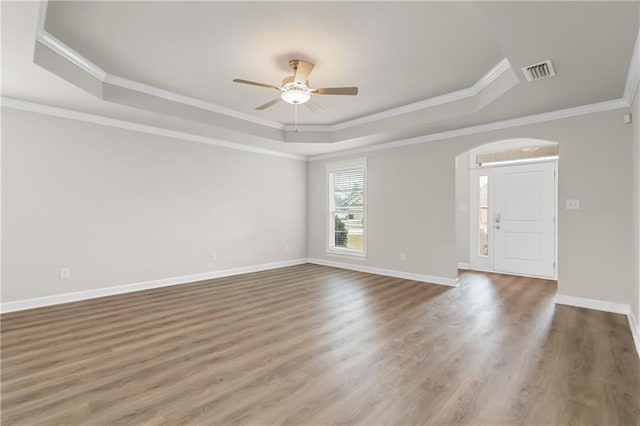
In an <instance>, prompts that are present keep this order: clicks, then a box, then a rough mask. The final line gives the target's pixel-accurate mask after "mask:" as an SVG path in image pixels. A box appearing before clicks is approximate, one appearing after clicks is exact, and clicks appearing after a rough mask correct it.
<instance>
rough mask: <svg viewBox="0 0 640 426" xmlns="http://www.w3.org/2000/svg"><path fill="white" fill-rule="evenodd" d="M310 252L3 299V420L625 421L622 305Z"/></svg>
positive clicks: (635, 403)
mask: <svg viewBox="0 0 640 426" xmlns="http://www.w3.org/2000/svg"><path fill="white" fill-rule="evenodd" d="M460 282H461V285H460V286H459V287H457V288H448V287H444V286H437V285H431V284H425V283H420V282H415V281H407V280H402V279H396V278H391V277H384V276H379V275H371V274H364V273H359V272H353V271H346V270H340V269H334V268H328V267H324V266H318V265H300V266H294V267H289V268H282V269H277V270H271V271H263V272H256V273H252V274H245V275H239V276H234V277H227V278H220V279H216V280H210V281H203V282H199V283H193V284H187V285H181V286H172V287H165V288H160V289H155V290H148V291H143V292H137V293H130V294H124V295H118V296H112V297H106V298H101V299H93V300H87V301H81V302H75V303H70V304H67V305H59V306H52V307H47V308H41V309H33V310H29V311H22V312H16V313H10V314H4V315H2V316H1V318H0V321H1V336H0V337H1V338H2V340H1V347H0V350H1V353H0V355H1V357H2V359H1V367H2V369H1V373H0V378H1V384H2V391H1V407H0V408H1V414H0V416H1V417H0V420H1V421H2V424H3V425H13V424H20V425H35V424H46V425H49V424H69V425H112V424H131V425H140V424H154V425H155V424H165V425H191V424H234V425H241V424H244V425H272V424H273V425H275V424H292V425H303V424H304V425H308V424H314V425H329V424H362V425H386V424H393V425H396V424H403V425H425V424H434V425H435V424H438V425H453V424H455V425H478V424H487V425H501V424H504V425H515V424H518V425H520V424H522V425H555V424H580V425H590V424H593V425H637V424H640V361H639V360H638V356H637V354H636V353H635V348H634V346H633V340H632V336H631V334H630V330H629V328H628V325H627V322H626V318H625V317H624V316H622V315H616V314H609V313H604V312H598V311H592V310H587V309H580V308H573V307H568V306H562V305H554V297H555V293H556V284H555V282H552V281H546V280H537V279H532V278H523V277H514V276H507V275H499V274H482V273H473V272H463V273H462V274H461V276H460Z"/></svg>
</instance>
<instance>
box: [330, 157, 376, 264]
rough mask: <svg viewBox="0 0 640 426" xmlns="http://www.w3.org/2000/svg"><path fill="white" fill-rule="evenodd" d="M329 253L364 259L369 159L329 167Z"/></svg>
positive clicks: (344, 162)
mask: <svg viewBox="0 0 640 426" xmlns="http://www.w3.org/2000/svg"><path fill="white" fill-rule="evenodd" d="M327 177H328V188H329V194H328V195H329V215H328V229H329V235H328V245H327V252H328V253H329V254H337V255H346V256H355V257H361V258H363V257H364V256H365V248H366V244H365V238H366V192H367V191H366V182H367V179H366V177H367V159H366V158H361V159H357V160H350V161H342V162H339V163H331V164H327Z"/></svg>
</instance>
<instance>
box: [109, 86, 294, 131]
mask: <svg viewBox="0 0 640 426" xmlns="http://www.w3.org/2000/svg"><path fill="white" fill-rule="evenodd" d="M103 82H104V83H107V84H111V85H114V86H119V87H123V88H125V89H130V90H135V91H136V92H140V93H145V94H147V95H151V96H155V97H158V98H162V99H166V100H168V101H172V102H178V103H181V104H184V105H189V106H192V107H195V108H200V109H204V110H207V111H212V112H215V113H218V114H223V115H227V116H229V117H233V118H238V119H240V120H245V121H250V122H252V123H254V124H260V125H262V126H266V127H271V128H274V129H278V130H284V129H285V125H284V124H280V123H276V122H275V121H271V120H267V119H264V118H259V117H254V116H253V115H250V114H244V113H242V112H238V111H235V110H232V109H230V108H225V107H222V106H220V105H216V104H212V103H210V102H206V101H203V100H201V99H196V98H192V97H190V96H185V95H181V94H179V93H175V92H171V91H169V90H164V89H160V88H158V87H155V86H150V85H148V84H144V83H140V82H137V81H134V80H129V79H127V78H123V77H119V76H117V75H113V74H108V73H107V74H106V75H105V78H104V80H103Z"/></svg>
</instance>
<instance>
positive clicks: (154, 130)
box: [0, 97, 306, 161]
mask: <svg viewBox="0 0 640 426" xmlns="http://www.w3.org/2000/svg"><path fill="white" fill-rule="evenodd" d="M0 104H1V105H2V106H5V107H7V108H13V109H18V110H23V111H30V112H36V113H39V114H45V115H51V116H54V117H62V118H68V119H72V120H78V121H84V122H86V123H93V124H99V125H102V126H109V127H115V128H119V129H126V130H133V131H135V132H142V133H148V134H151V135H158V136H166V137H169V138H174V139H181V140H186V141H191V142H198V143H205V144H208V145H215V146H219V147H223V148H229V149H235V150H239V151H247V152H253V153H256V154H263V155H271V156H274V157H283V158H289V159H293V160H302V161H304V160H306V157H305V156H303V155H296V154H289V153H285V152H280V151H272V150H270V149H265V148H258V147H255V146H251V145H245V144H241V143H235V142H227V141H223V140H221V139H215V138H210V137H206V136H200V135H195V134H192V133H185V132H180V131H177V130H169V129H165V128H162V127H156V126H149V125H146V124H139V123H134V122H132V121H125V120H119V119H115V118H109V117H104V116H101V115H95V114H88V113H85V112H79V111H73V110H70V109H65V108H59V107H53V106H49V105H43V104H37V103H34V102H29V101H23V100H19V99H13V98H7V97H0Z"/></svg>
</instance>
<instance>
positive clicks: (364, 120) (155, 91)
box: [36, 0, 511, 133]
mask: <svg viewBox="0 0 640 426" xmlns="http://www.w3.org/2000/svg"><path fill="white" fill-rule="evenodd" d="M47 6H48V0H42V1H41V7H40V12H39V17H38V29H37V33H36V39H37V40H38V41H39V42H40V43H42V44H43V45H44V46H46V47H48V48H49V49H51V50H52V51H53V52H55V53H57V54H58V55H60V56H62V57H63V58H65V59H66V60H68V61H69V62H71V63H72V64H74V65H76V66H77V67H79V68H80V69H82V70H83V71H85V72H86V73H88V74H89V75H91V76H92V77H94V78H96V79H97V80H99V81H100V82H102V83H104V84H111V85H114V86H118V87H122V88H125V89H129V90H134V91H137V92H140V93H144V94H147V95H151V96H155V97H157V98H161V99H165V100H168V101H172V102H177V103H181V104H184V105H188V106H191V107H195V108H200V109H203V110H207V111H211V112H215V113H218V114H222V115H226V116H229V117H233V118H237V119H240V120H244V121H248V122H251V123H254V124H258V125H261V126H266V127H270V128H274V129H278V130H284V131H287V132H293V131H295V130H296V128H295V126H292V125H290V124H282V123H278V122H275V121H272V120H267V119H264V118H260V117H256V116H254V115H251V114H246V113H242V112H239V111H236V110H232V109H230V108H225V107H223V106H220V105H216V104H213V103H211V102H207V101H204V100H202V99H197V98H192V97H190V96H186V95H182V94H179V93H176V92H171V91H169V90H165V89H161V88H158V87H155V86H151V85H149V84H145V83H141V82H138V81H134V80H130V79H127V78H124V77H120V76H117V75H114V74H110V73H108V72H106V71H105V70H103V69H102V68H100V67H99V66H97V65H96V64H94V63H93V62H91V61H90V60H89V59H87V58H86V57H84V56H82V55H81V54H80V53H78V52H77V51H75V50H73V49H72V48H71V47H70V46H68V45H67V44H65V43H64V42H62V41H61V40H59V39H58V38H56V37H55V36H53V35H52V34H50V33H49V32H47V31H46V30H45V22H46V14H47ZM510 69H511V64H510V63H509V60H508V59H507V58H504V59H502V60H501V61H500V62H498V64H496V66H494V67H493V68H492V69H491V70H489V72H487V73H486V74H485V75H484V76H482V77H481V78H480V79H479V80H478V81H476V82H475V83H474V84H473V85H472V86H471V87H468V88H466V89H462V90H458V91H455V92H450V93H447V94H444V95H441V96H436V97H433V98H429V99H425V100H422V101H418V102H414V103H410V104H407V105H403V106H399V107H396V108H391V109H388V110H384V111H380V112H376V113H373V114H368V115H365V116H362V117H358V118H354V119H351V120H346V121H342V122H338V123H334V124H316V125H306V126H305V125H298V131H304V132H326V133H332V132H336V131H339V130H344V129H348V128H351V127H355V126H359V125H363V124H368V123H372V122H375V121H379V120H384V119H387V118H391V117H396V116H399V115H404V114H408V113H411V112H415V111H420V110H423V109H427V108H433V107H435V106H438V105H443V104H447V103H451V102H455V101H460V100H463V99H467V98H470V97H473V96H477V95H478V94H479V93H480V92H481V91H482V90H484V89H486V88H487V87H488V86H489V85H490V84H491V83H493V82H494V81H495V80H496V79H497V78H499V77H500V76H501V75H502V74H504V73H505V72H507V71H508V70H510Z"/></svg>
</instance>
